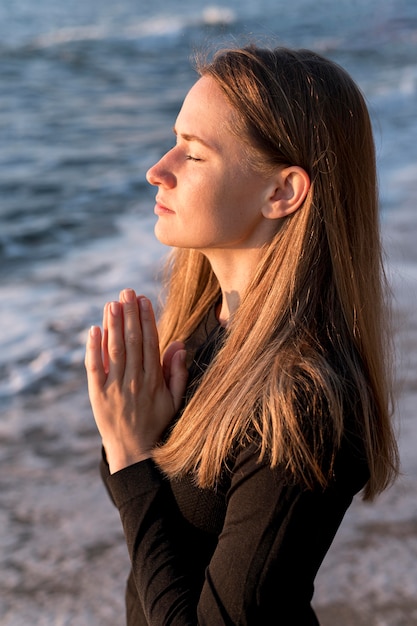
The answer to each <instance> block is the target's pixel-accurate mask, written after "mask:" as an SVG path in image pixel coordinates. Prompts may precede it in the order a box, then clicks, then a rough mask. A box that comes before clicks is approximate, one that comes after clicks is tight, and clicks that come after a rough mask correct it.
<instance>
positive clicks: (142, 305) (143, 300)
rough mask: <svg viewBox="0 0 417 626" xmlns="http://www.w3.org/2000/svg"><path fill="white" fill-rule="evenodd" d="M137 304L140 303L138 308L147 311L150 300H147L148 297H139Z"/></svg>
mask: <svg viewBox="0 0 417 626" xmlns="http://www.w3.org/2000/svg"><path fill="white" fill-rule="evenodd" d="M139 305H140V308H141V309H142V311H149V308H150V302H149V300H148V298H141V299H140V300H139Z"/></svg>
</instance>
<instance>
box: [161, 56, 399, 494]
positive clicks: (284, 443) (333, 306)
mask: <svg viewBox="0 0 417 626" xmlns="http://www.w3.org/2000/svg"><path fill="white" fill-rule="evenodd" d="M198 71H199V73H200V74H201V75H204V76H210V77H212V78H213V79H214V80H215V81H216V82H217V84H218V85H219V86H220V87H221V88H222V89H223V91H224V93H225V95H226V97H227V98H228V100H229V102H230V103H231V104H232V106H233V107H234V109H235V111H236V119H235V124H234V128H233V130H234V131H235V132H236V133H238V134H239V136H240V137H244V138H245V141H246V142H247V146H248V154H249V155H250V158H251V159H252V162H253V163H255V164H256V166H257V167H259V169H260V171H261V170H264V169H267V170H269V169H270V168H274V167H276V166H277V165H280V164H286V165H298V166H301V167H303V168H304V169H305V170H306V172H307V173H308V174H309V176H310V179H311V187H310V191H309V193H308V196H307V198H306V200H305V202H304V204H303V206H302V207H301V208H300V209H299V210H298V211H296V212H295V213H293V214H292V215H290V216H288V217H287V218H286V219H285V222H284V224H283V225H282V227H281V228H280V229H279V231H278V232H277V234H276V235H275V237H274V239H273V240H272V241H271V242H270V244H268V245H267V246H266V247H265V249H264V250H263V252H262V258H261V261H260V263H259V266H258V268H257V271H256V273H255V275H254V276H253V279H252V281H251V284H250V286H249V288H248V289H247V291H246V293H245V295H244V297H243V299H242V301H241V303H240V306H239V308H238V310H237V312H236V313H235V315H234V317H233V320H232V321H231V323H230V324H229V327H228V329H227V336H226V340H225V342H224V344H223V347H222V349H221V350H220V351H219V353H218V355H217V357H216V359H215V360H214V362H213V363H212V364H211V366H210V367H209V369H208V370H207V372H206V374H205V376H204V377H203V380H202V382H201V384H200V386H199V388H198V389H197V391H196V393H195V395H194V397H193V398H192V400H191V401H190V403H189V404H188V405H187V406H186V407H185V409H184V412H183V414H182V415H181V417H180V419H179V420H178V422H177V424H176V425H175V426H174V428H173V429H172V432H171V433H170V436H169V438H168V440H167V442H166V443H164V445H161V446H160V447H157V448H156V449H155V451H154V458H155V460H156V462H157V463H158V464H159V465H160V467H161V468H162V469H163V470H164V471H165V472H166V473H167V475H168V476H170V477H175V476H179V475H182V474H184V473H186V472H193V473H195V477H196V481H197V484H199V485H200V486H201V487H207V486H213V485H214V484H215V482H216V480H217V479H218V477H219V475H220V472H221V471H222V469H223V468H224V464H225V462H226V460H227V456H228V454H229V453H230V451H231V449H232V447H233V445H234V444H236V442H243V441H247V440H248V438H249V433H257V436H258V437H259V440H260V442H261V443H260V457H263V456H265V455H267V457H268V458H269V459H270V463H271V466H274V465H276V464H278V463H282V464H284V466H286V467H287V468H288V469H289V470H290V471H291V472H292V473H293V474H294V475H295V476H296V477H297V478H298V479H301V480H303V481H304V483H305V484H306V486H307V487H313V486H314V485H316V484H319V485H321V486H325V485H326V484H327V483H328V480H329V478H330V476H331V473H332V470H333V465H332V459H334V456H335V454H336V452H337V449H338V447H339V446H340V443H341V439H342V436H343V433H344V429H345V428H346V424H345V415H346V412H347V411H346V409H347V406H349V407H350V409H349V410H350V412H351V413H352V412H353V414H354V416H355V417H354V419H355V420H356V421H357V424H356V430H357V431H358V432H359V434H360V437H361V438H362V439H363V442H364V447H365V452H366V456H367V462H368V465H369V472H370V478H369V481H368V483H367V485H366V487H365V490H364V498H365V499H371V498H372V497H374V496H375V495H376V494H377V493H378V492H380V491H382V490H383V489H384V488H385V487H386V486H387V485H388V484H389V483H390V482H392V480H393V479H394V478H395V476H396V473H397V470H398V453H397V447H396V443H395V438H394V435H393V431H392V424H391V417H392V406H393V405H392V396H391V377H390V376H391V374H390V369H389V361H390V358H389V357H390V352H389V348H388V346H389V345H390V341H389V333H388V330H387V327H388V320H389V315H388V308H387V306H386V302H385V299H386V298H385V295H386V284H385V277H384V271H383V264H382V258H381V246H380V235H379V216H378V193H377V181H376V165H375V151H374V142H373V134H372V128H371V123H370V119H369V114H368V110H367V106H366V103H365V101H364V98H363V96H362V94H361V92H360V90H359V89H358V87H357V86H356V84H355V83H354V82H353V80H352V79H351V78H350V76H349V75H348V74H347V73H346V72H345V71H344V70H343V69H342V68H341V67H339V66H338V65H337V64H335V63H333V62H331V61H329V60H327V59H325V58H323V57H322V56H320V55H318V54H316V53H314V52H311V51H308V50H289V49H285V48H277V49H274V50H269V49H261V48H257V47H254V46H249V47H246V48H240V49H232V50H224V51H221V52H219V53H217V54H216V55H215V56H214V58H213V59H212V61H211V62H208V63H205V64H201V63H200V65H199V66H198ZM167 276H168V280H167V295H166V301H165V305H164V310H163V313H162V316H161V319H160V324H159V328H160V337H161V348H162V349H164V348H165V347H166V346H167V345H168V343H169V342H170V341H172V340H174V339H181V340H185V339H186V338H187V337H188V336H189V335H190V334H191V333H192V331H193V330H194V329H195V328H196V326H197V324H198V322H199V321H200V320H201V318H202V316H203V315H204V313H205V312H206V311H207V308H208V307H209V306H210V305H211V304H212V303H213V302H214V301H215V300H216V298H217V297H218V295H219V284H218V282H217V279H216V277H215V275H214V273H213V272H212V270H211V267H210V264H209V263H208V261H207V259H206V258H205V257H204V256H203V255H202V254H201V253H200V252H198V251H196V250H179V249H178V250H174V251H173V253H172V255H171V257H170V260H169V264H168V274H167ZM329 459H330V461H329Z"/></svg>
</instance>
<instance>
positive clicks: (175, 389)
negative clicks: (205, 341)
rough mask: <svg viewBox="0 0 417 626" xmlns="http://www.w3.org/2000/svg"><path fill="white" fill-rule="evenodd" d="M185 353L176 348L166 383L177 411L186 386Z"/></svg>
mask: <svg viewBox="0 0 417 626" xmlns="http://www.w3.org/2000/svg"><path fill="white" fill-rule="evenodd" d="M186 354H187V353H186V351H185V350H177V351H176V352H175V354H174V356H173V357H172V360H171V367H170V373H169V378H168V381H167V385H168V389H169V391H170V392H171V396H172V400H173V403H174V408H175V411H178V410H179V408H180V407H181V404H182V401H183V399H184V393H185V388H186V386H187V380H188V370H187V368H186V365H185V358H186Z"/></svg>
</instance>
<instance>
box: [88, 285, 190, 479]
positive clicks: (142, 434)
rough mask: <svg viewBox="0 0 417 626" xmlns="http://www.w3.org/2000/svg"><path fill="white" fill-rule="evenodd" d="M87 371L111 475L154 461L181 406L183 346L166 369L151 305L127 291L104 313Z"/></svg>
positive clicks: (93, 332)
mask: <svg viewBox="0 0 417 626" xmlns="http://www.w3.org/2000/svg"><path fill="white" fill-rule="evenodd" d="M85 366H86V370H87V381H88V393H89V397H90V402H91V406H92V409H93V414H94V419H95V421H96V424H97V428H98V430H99V432H100V434H101V437H102V440H103V445H104V447H105V449H106V455H107V460H108V462H109V466H110V472H111V473H114V472H116V471H118V470H120V469H123V468H124V467H127V466H128V465H132V464H133V463H137V462H138V461H142V460H144V459H146V458H149V457H150V456H151V451H152V448H153V447H154V446H155V444H156V443H157V442H158V441H159V440H160V439H161V436H162V435H163V433H164V431H165V429H166V428H167V426H168V425H169V423H170V421H171V420H172V418H173V417H174V415H175V413H176V412H177V411H178V410H179V408H180V406H181V403H182V399H183V395H184V392H185V387H186V383H187V376H188V374H187V369H186V367H185V350H184V345H183V344H182V343H180V342H174V343H173V344H171V345H170V346H169V347H168V349H167V351H166V352H165V354H164V357H163V362H162V364H161V359H160V353H159V344H158V333H157V329H156V324H155V318H154V314H153V310H152V305H151V303H150V301H149V300H148V299H147V298H145V297H143V296H140V297H136V294H135V292H134V291H133V290H132V289H125V290H124V291H123V292H122V293H121V295H120V301H119V302H111V303H107V304H106V306H105V307H104V315H103V333H102V332H101V330H100V328H99V327H97V326H93V327H92V328H91V329H90V333H89V336H88V341H87V348H86V356H85Z"/></svg>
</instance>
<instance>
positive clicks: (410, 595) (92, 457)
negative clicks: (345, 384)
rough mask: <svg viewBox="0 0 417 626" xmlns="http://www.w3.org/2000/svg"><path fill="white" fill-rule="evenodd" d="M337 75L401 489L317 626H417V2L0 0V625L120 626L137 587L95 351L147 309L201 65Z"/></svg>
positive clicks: (341, 546)
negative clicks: (367, 167) (359, 107)
mask: <svg viewBox="0 0 417 626" xmlns="http://www.w3.org/2000/svg"><path fill="white" fill-rule="evenodd" d="M253 39H254V40H255V41H257V42H258V43H259V42H261V43H264V44H265V45H288V46H295V47H307V48H312V49H314V50H316V51H318V52H321V53H323V54H324V55H326V56H328V57H330V58H332V59H333V60H335V61H337V62H339V63H340V64H341V65H342V66H344V67H345V68H346V69H347V70H348V71H349V72H350V74H351V75H352V77H353V78H354V79H355V80H356V82H357V83H358V84H359V85H360V87H361V88H362V90H363V92H364V94H365V96H366V98H367V101H368V104H369V109H370V112H371V116H372V121H373V125H374V131H375V141H376V148H377V155H378V168H379V179H380V192H381V228H382V233H383V237H384V244H385V249H386V255H387V271H388V274H389V277H390V280H391V284H392V289H393V297H394V313H395V330H396V334H395V342H396V348H397V378H398V407H397V415H396V420H397V425H398V430H399V438H400V446H401V454H402V465H403V476H402V477H401V479H400V480H399V481H398V483H397V484H396V485H395V486H394V487H393V488H391V489H390V490H389V491H387V492H386V493H385V494H383V496H381V498H379V499H378V500H377V502H376V503H375V504H372V505H369V504H366V505H365V504H363V503H362V502H361V501H360V500H359V499H358V500H357V501H355V503H354V505H353V507H352V509H351V510H350V511H349V513H348V515H347V516H346V519H345V522H344V525H343V527H342V528H341V530H340V532H339V535H338V537H337V539H336V541H335V544H334V545H333V546H332V548H331V550H330V552H329V554H328V556H327V557H326V560H325V562H324V564H323V568H322V570H321V572H320V574H319V577H318V579H317V587H316V596H315V606H316V608H317V612H318V614H319V616H320V618H321V623H322V625H323V626H335V625H337V626H349V625H352V626H353V625H354V626H362V625H363V626H365V625H366V626H411V625H412V624H417V455H416V449H417V421H416V417H415V412H416V408H415V407H417V315H416V303H417V299H416V295H417V244H416V241H417V214H416V197H417V116H416V111H417V3H416V2H415V0H292V1H291V2H284V1H283V0H257V1H256V2H254V1H253V0H231V1H229V2H223V3H222V4H221V5H220V4H219V5H214V4H210V3H208V2H206V1H203V0H192V1H188V0H171V1H170V2H167V1H166V0H165V1H162V0H153V1H152V2H141V1H140V0H118V2H117V3H115V2H114V0H67V1H66V2H56V0H36V2H33V0H1V4H0V302H1V305H0V316H1V317H0V320H1V324H0V413H1V416H0V622H1V624H2V626H27V625H28V624H31V625H32V626H38V625H39V626H41V625H42V626H64V625H72V624H74V625H77V626H84V625H86V626H87V625H88V626H96V625H97V626H98V625H99V624H100V626H115V625H116V626H119V625H120V626H122V625H123V624H124V606H123V604H124V602H123V594H124V584H125V578H126V573H127V569H128V561H127V554H126V549H125V546H124V542H123V538H122V533H121V529H120V523H119V519H118V514H117V513H116V512H115V510H114V509H113V507H112V505H111V504H110V503H109V501H108V499H107V496H106V494H105V492H104V488H103V486H102V485H101V483H100V480H99V477H98V471H97V466H98V457H99V452H100V441H99V438H98V434H97V432H96V429H95V425H94V422H93V419H92V415H91V411H90V408H89V404H88V399H87V391H86V383H85V375H84V368H83V358H84V343H85V339H86V333H87V329H88V327H89V326H90V325H91V324H97V323H100V322H101V310H102V305H103V304H104V302H105V301H107V300H109V299H117V297H118V293H119V291H120V289H122V288H123V287H127V286H130V287H133V288H135V289H136V290H137V291H138V292H142V293H146V294H147V295H149V296H151V297H152V298H156V295H157V291H158V270H159V268H160V263H161V259H162V258H163V256H164V255H165V253H166V249H165V248H163V247H162V246H161V245H160V244H158V242H157V241H156V240H155V238H154V236H153V224H154V215H153V205H154V201H153V200H154V195H155V192H154V190H153V189H152V188H151V187H149V185H148V184H147V183H146V181H145V172H146V170H147V169H148V167H149V166H150V165H152V164H153V163H154V162H155V161H156V160H157V159H158V158H159V157H160V156H161V155H162V153H163V152H164V151H165V150H166V149H167V148H169V147H170V146H171V145H172V143H173V137H172V131H171V129H172V125H173V123H174V120H175V117H176V115H177V113H178V110H179V108H180V106H181V102H182V99H183V97H184V95H185V93H186V91H187V90H188V89H189V87H190V86H191V85H192V84H193V82H194V81H195V79H196V75H195V73H194V70H193V69H192V63H190V58H191V57H192V55H193V53H194V52H195V51H196V50H201V49H203V50H206V49H210V48H211V47H213V45H214V46H215V47H217V46H219V45H220V44H223V43H224V44H226V45H228V44H230V43H232V44H234V43H237V44H241V43H246V42H248V41H251V40H253Z"/></svg>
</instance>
